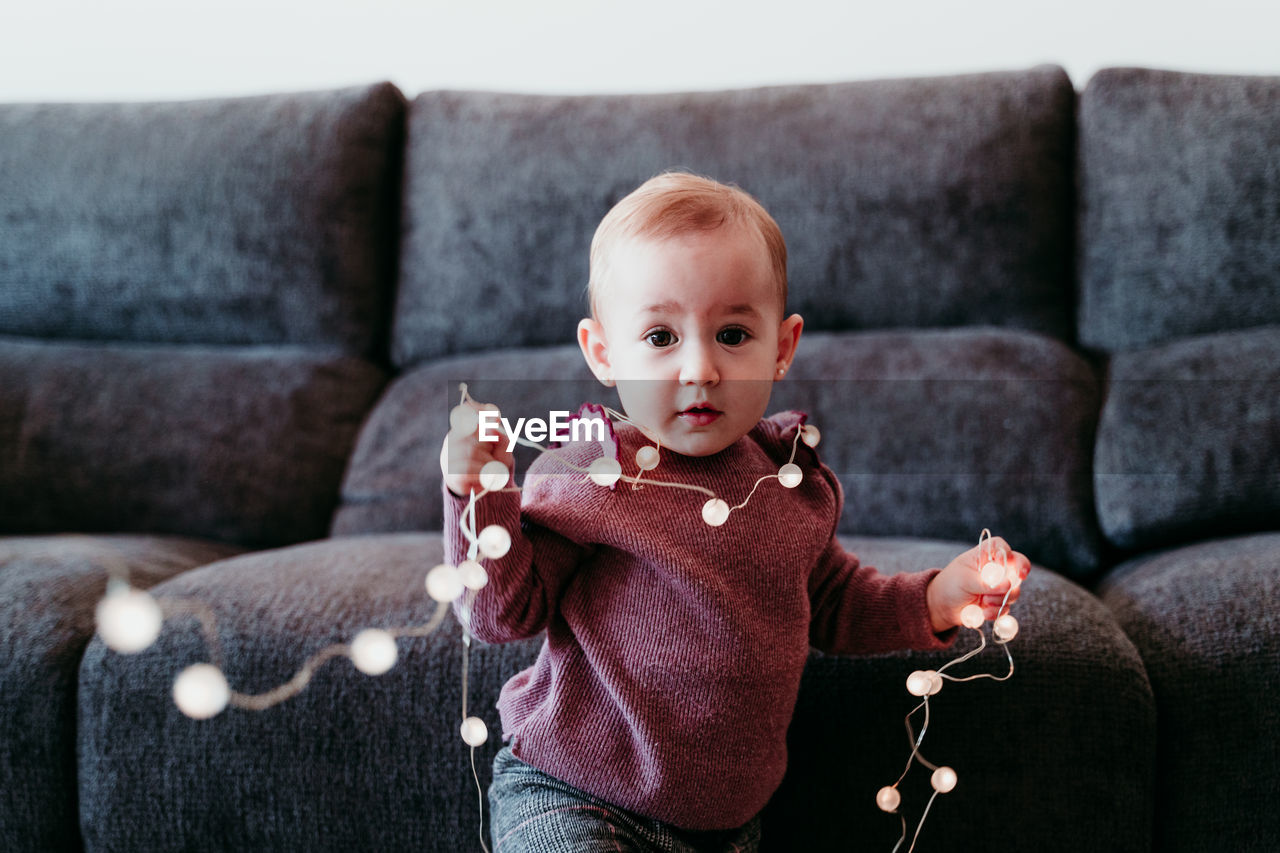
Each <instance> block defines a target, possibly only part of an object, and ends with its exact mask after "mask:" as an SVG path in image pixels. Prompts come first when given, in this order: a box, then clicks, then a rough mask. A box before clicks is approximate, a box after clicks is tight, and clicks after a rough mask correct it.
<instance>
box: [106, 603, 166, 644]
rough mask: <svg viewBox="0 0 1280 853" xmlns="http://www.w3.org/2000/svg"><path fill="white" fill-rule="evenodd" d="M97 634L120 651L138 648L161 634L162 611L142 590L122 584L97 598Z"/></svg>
mask: <svg viewBox="0 0 1280 853" xmlns="http://www.w3.org/2000/svg"><path fill="white" fill-rule="evenodd" d="M97 622H98V636H100V637H102V642H104V643H106V644H107V646H108V647H109V648H111V649H112V650H114V651H117V652H121V653H123V654H127V655H128V654H133V653H134V652H140V651H142V650H143V649H145V648H147V646H150V645H151V644H152V643H154V642H155V641H156V637H158V636H160V626H161V625H162V624H163V623H164V614H163V613H161V612H160V605H159V604H157V603H156V600H155V599H154V598H152V597H151V596H150V595H148V594H147V593H145V592H142V591H141V590H137V589H130V588H129V587H127V586H122V587H120V588H119V589H116V590H113V591H111V592H108V593H107V596H106V598H104V599H102V600H101V601H99V602H98V609H97Z"/></svg>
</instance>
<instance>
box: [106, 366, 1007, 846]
mask: <svg viewBox="0 0 1280 853" xmlns="http://www.w3.org/2000/svg"><path fill="white" fill-rule="evenodd" d="M460 389H461V392H462V402H461V403H460V404H459V405H457V406H455V407H454V408H453V409H451V410H450V413H449V425H450V431H451V432H452V433H454V434H455V435H458V436H464V437H465V436H468V435H471V434H472V433H475V432H476V431H477V430H478V429H479V413H478V412H477V410H476V409H475V408H474V407H473V406H471V405H468V401H469V400H470V399H471V398H470V396H469V395H468V393H467V387H466V385H465V384H462V385H461V386H460ZM600 408H601V409H602V411H603V412H604V413H605V414H606V416H608V417H610V418H613V419H615V420H619V421H622V422H625V423H631V424H632V425H633V426H635V427H636V428H637V429H639V430H640V431H641V432H642V433H643V434H645V435H646V436H648V437H649V438H650V440H652V441H653V442H654V444H653V445H646V446H644V447H641V448H640V450H638V451H637V452H636V456H635V462H636V467H637V468H638V469H639V472H640V473H639V475H637V476H629V475H624V474H623V473H622V467H621V465H620V464H619V462H618V460H617V459H616V458H613V457H611V456H608V455H605V456H601V457H599V458H596V459H594V460H593V461H592V462H591V463H590V465H589V467H587V468H580V467H578V466H575V465H573V464H571V463H569V462H567V461H566V460H564V459H563V458H562V457H560V456H559V455H556V457H555V458H557V459H558V461H560V462H561V463H562V464H564V465H566V466H568V467H569V468H572V469H574V470H577V471H580V472H581V473H583V474H584V475H585V476H586V477H587V478H588V479H590V481H591V482H593V483H595V484H596V485H599V486H602V487H607V488H613V486H614V485H615V484H616V483H617V482H619V481H624V482H628V483H630V484H631V487H632V488H633V489H637V488H642V487H644V486H649V485H657V486H667V487H672V488H684V489H690V490H693V491H699V492H702V493H704V494H706V495H708V500H707V501H706V502H705V503H704V504H703V506H702V518H703V521H705V522H706V523H707V524H708V525H709V526H712V527H719V526H721V525H723V524H724V523H725V521H726V520H727V519H728V517H729V515H730V514H731V513H732V512H734V511H735V510H738V509H741V508H743V507H744V506H746V505H747V502H748V501H749V500H750V499H751V497H752V495H754V494H755V491H756V489H757V488H758V487H759V486H760V484H761V483H762V482H764V481H765V480H770V479H776V480H777V481H778V482H779V484H780V485H781V486H782V487H784V488H787V489H794V488H796V487H797V486H799V485H800V484H801V483H802V482H803V480H804V472H803V470H802V469H801V468H800V466H799V465H797V464H795V455H796V449H797V446H798V442H800V441H803V442H804V443H805V445H807V446H808V447H811V448H812V447H817V445H818V443H819V442H820V441H821V433H820V432H819V430H818V428H817V427H816V426H814V425H812V424H803V425H802V426H801V427H800V428H799V429H798V430H797V431H796V437H795V439H794V440H793V442H792V447H791V457H790V458H789V459H788V461H787V462H786V463H785V464H783V465H782V466H781V467H780V468H779V469H778V472H777V473H776V474H768V475H764V476H762V477H760V478H759V479H757V480H756V482H755V484H754V485H753V486H752V488H751V490H750V492H749V493H748V494H747V496H746V498H744V499H743V501H742V502H741V503H739V504H737V505H734V506H730V505H729V504H728V503H727V502H726V501H725V500H723V499H722V498H720V497H718V496H717V495H715V494H714V493H713V492H712V491H711V490H710V489H706V488H704V487H701V486H696V485H691V484H684V483H675V482H669V481H662V480H654V479H651V478H645V477H643V474H644V473H646V472H652V471H654V470H656V469H657V468H658V466H659V463H660V461H661V453H660V448H661V443H660V442H659V441H658V440H657V438H656V437H655V436H652V435H651V434H650V433H649V432H648V430H646V429H645V428H644V427H643V426H641V425H639V424H635V423H633V422H632V421H630V420H629V419H628V418H626V416H625V415H623V414H621V413H619V412H616V411H614V410H612V409H609V408H607V407H600ZM516 440H517V441H518V442H519V443H520V444H523V445H526V446H530V447H533V448H536V449H539V450H542V451H546V450H547V448H545V447H543V446H542V445H540V444H537V443H535V442H532V441H529V440H527V439H524V438H520V437H517V438H516ZM510 478H511V472H510V471H509V470H508V468H507V466H506V465H504V464H503V463H501V462H499V461H496V460H493V461H490V462H488V463H486V464H485V465H484V466H482V468H481V470H480V473H479V481H480V486H481V491H480V493H479V494H477V493H476V492H475V491H472V492H471V495H470V498H469V500H468V503H467V506H466V509H465V510H464V511H463V514H462V517H461V519H460V521H459V529H460V531H461V532H462V534H463V536H464V538H465V539H466V541H467V543H468V545H467V555H466V558H465V559H464V560H463V561H462V562H461V563H460V564H459V565H458V566H453V565H451V564H448V563H442V564H439V565H436V566H434V567H433V568H432V569H431V570H430V571H428V572H427V574H426V576H425V580H424V586H425V589H426V592H427V595H428V596H429V597H430V598H431V599H432V600H434V601H435V602H437V608H436V612H435V614H434V615H433V616H432V618H431V619H430V620H429V621H428V622H426V623H424V624H422V625H416V626H409V627H404V628H392V629H382V628H366V629H364V630H362V631H360V632H359V633H357V634H356V636H355V637H354V639H353V640H352V642H351V643H350V644H349V645H346V644H334V645H331V646H328V647H326V648H324V649H321V650H320V651H319V652H317V653H316V654H314V655H312V656H311V658H309V659H308V660H307V661H306V662H305V663H304V665H303V666H302V667H301V668H300V669H299V671H298V672H297V673H296V674H295V675H294V677H293V678H292V679H291V680H290V681H288V682H286V683H284V684H281V685H279V686H278V687H276V688H273V689H272V690H269V691H266V692H265V693H261V694H256V695H255V694H243V693H238V692H236V691H234V690H232V689H231V687H230V685H229V683H228V681H227V679H226V676H225V675H224V674H223V671H222V668H221V666H220V664H219V661H220V659H221V651H220V649H219V643H218V632H217V621H216V617H215V615H214V614H213V612H212V610H211V609H210V608H209V607H208V606H207V605H205V604H204V603H203V602H201V601H199V600H197V599H188V598H176V597H175V598H165V599H160V600H157V599H156V598H154V597H152V596H151V595H150V594H149V593H147V592H145V591H142V590H136V589H133V588H132V587H130V585H129V584H128V570H127V567H123V563H122V562H120V563H119V564H118V565H117V564H114V563H111V562H110V561H109V566H108V568H109V571H111V573H112V575H113V577H112V580H111V581H110V583H109V584H108V589H107V594H106V595H105V596H104V598H103V599H102V601H101V602H100V603H99V604H98V607H97V610H96V622H97V629H98V633H99V635H100V636H101V637H102V639H103V642H104V643H105V644H106V645H107V646H108V647H109V648H111V649H112V650H113V651H116V652H119V653H122V654H136V653H137V652H140V651H142V650H144V649H146V648H149V647H150V646H151V645H152V644H153V643H154V642H155V640H156V638H157V637H158V636H159V633H160V630H161V628H162V625H163V622H164V620H165V619H166V618H172V617H175V616H182V615H186V616H194V617H195V618H196V619H197V620H198V621H199V622H200V624H201V628H202V630H203V633H204V637H205V641H206V645H207V646H208V648H209V652H210V657H211V659H212V661H213V662H205V663H197V664H193V665H191V666H189V667H187V668H186V669H184V670H183V671H182V672H181V673H180V674H179V675H178V677H177V678H176V679H175V681H174V685H173V700H174V703H175V704H176V705H177V707H178V708H179V709H180V710H181V711H182V712H183V713H184V714H186V715H187V716H189V717H191V718H193V719H197V720H203V719H209V718H211V717H213V716H216V715H217V714H219V713H221V712H222V711H223V710H224V709H225V708H226V707H227V706H228V705H230V706H233V707H238V708H241V709H245V710H264V709H265V708H268V707H272V706H274V705H276V704H278V703H280V702H283V701H285V700H286V699H289V698H291V697H293V696H296V695H297V694H298V693H299V692H300V691H301V690H302V689H303V688H305V686H306V685H307V683H308V682H309V681H310V679H311V677H312V675H313V673H314V671H315V670H316V668H318V667H319V666H320V665H322V664H323V663H325V662H326V661H328V660H331V659H333V658H335V657H348V658H349V659H350V660H351V661H352V663H353V664H354V666H355V667H356V668H357V669H359V670H360V671H361V672H363V673H365V674H368V675H372V676H376V675H381V674H384V673H386V672H388V671H389V670H390V669H391V668H392V667H394V666H395V664H396V662H397V660H398V658H399V654H398V649H397V647H396V639H397V638H398V637H406V636H407V637H423V636H427V635H428V634H430V633H432V632H433V631H434V630H435V629H436V628H437V627H438V626H439V625H440V624H441V622H442V621H443V619H444V616H445V614H446V612H448V610H449V609H450V607H451V606H452V605H455V604H456V605H457V608H456V611H455V612H456V614H457V616H458V621H459V623H460V625H461V627H462V646H463V660H462V722H461V724H460V726H459V734H460V736H461V738H462V740H463V742H464V743H466V744H467V746H469V747H470V749H471V769H472V776H473V778H474V779H475V783H476V788H477V791H478V793H479V796H480V811H481V826H483V811H484V793H483V790H482V788H481V785H480V779H479V775H478V773H477V772H476V766H475V749H476V747H478V746H482V745H483V744H485V743H486V742H487V741H488V737H489V732H488V727H487V725H486V724H485V722H484V720H482V719H481V718H480V717H478V716H474V715H470V714H469V713H468V711H467V703H468V674H469V653H470V646H471V624H470V622H471V609H472V605H473V604H474V600H475V596H476V594H477V592H479V591H480V590H483V589H484V588H485V586H486V585H487V584H488V581H489V575H488V571H487V569H486V568H485V566H484V565H483V564H482V563H481V562H480V558H484V559H489V560H497V559H501V558H502V557H503V556H505V555H506V554H507V553H508V551H509V550H510V548H511V534H510V532H509V531H507V530H506V529H505V528H504V527H502V526H501V525H497V524H491V525H489V526H487V527H485V528H484V529H482V530H480V531H479V532H478V533H477V532H476V529H475V528H476V520H475V506H476V502H477V501H478V500H479V499H480V498H481V497H483V496H484V495H486V494H489V493H492V492H499V491H507V490H512V489H514V490H516V491H519V488H518V487H515V486H510V487H508V484H509V483H510ZM990 536H991V534H990V532H989V531H987V530H984V531H983V533H982V538H980V539H979V548H981V546H982V544H983V541H984V539H985V540H986V541H987V542H988V543H989V542H990ZM993 550H994V549H991V550H990V551H989V553H988V559H987V561H986V562H985V563H984V564H983V566H982V569H981V572H980V579H981V581H982V583H983V584H985V585H986V586H987V587H988V588H994V587H996V586H999V584H1000V583H1001V582H1002V581H1004V580H1008V581H1009V583H1010V589H1009V593H1006V595H1005V599H1004V601H1003V602H1002V603H1001V606H1000V608H999V611H998V615H997V618H996V619H995V621H994V623H993V628H992V630H993V634H994V636H995V642H996V643H998V644H1001V645H1003V646H1004V649H1005V654H1006V656H1008V659H1009V672H1008V674H1006V675H1004V676H995V675H992V674H989V673H981V674H978V675H973V676H969V677H967V678H957V677H955V676H951V675H946V674H945V670H947V669H948V668H950V667H952V666H954V665H957V664H960V663H963V662H964V661H966V660H968V659H970V658H971V657H973V656H974V655H976V654H978V653H979V652H981V651H982V650H983V649H984V648H985V647H986V636H985V634H984V633H983V632H982V630H981V626H982V625H983V624H984V622H985V618H984V614H983V611H982V608H981V607H979V606H977V605H972V604H971V605H968V606H966V607H965V608H964V609H963V610H962V611H961V614H960V618H961V622H962V624H963V625H964V626H965V627H967V628H971V629H974V630H976V631H977V632H978V634H979V638H980V640H981V644H980V645H979V646H978V648H976V649H974V650H973V651H971V652H969V653H967V654H965V655H962V656H961V657H958V658H956V659H955V660H952V661H950V662H949V663H947V664H946V665H944V666H943V667H941V668H940V669H938V670H916V671H914V672H912V673H911V674H910V675H909V676H908V678H907V691H908V692H909V693H910V694H911V695H913V696H918V697H921V700H922V701H921V703H920V704H919V705H917V706H916V707H915V708H914V709H912V711H911V712H909V713H908V714H907V717H906V721H905V722H906V728H907V732H908V736H909V739H910V741H911V745H912V746H911V756H910V757H909V758H908V760H907V768H906V770H904V771H903V773H902V776H900V777H899V778H898V781H897V782H895V783H894V784H893V785H886V786H884V787H882V788H880V789H879V791H878V792H877V793H876V805H877V806H878V807H879V808H880V809H882V810H883V811H885V812H890V813H897V811H898V808H899V806H900V805H901V801H902V798H901V794H900V792H899V791H898V786H899V785H900V784H901V783H902V781H903V779H905V778H906V775H907V773H908V772H909V771H910V768H911V766H912V764H913V763H914V762H918V763H920V764H923V765H924V766H926V767H928V768H930V769H932V770H933V775H932V776H931V778H930V782H931V784H932V786H933V789H934V794H933V797H931V798H930V800H929V803H928V804H927V805H926V807H925V809H924V813H923V814H922V815H921V818H920V823H919V825H918V826H917V828H916V834H915V837H914V838H913V840H912V844H911V848H910V849H914V847H915V839H917V838H919V835H920V829H921V828H922V827H923V825H924V820H925V817H926V816H927V815H928V812H929V809H930V808H931V807H932V805H933V800H934V798H936V797H937V795H938V794H940V793H948V792H950V791H951V790H953V789H954V788H955V786H956V784H957V782H958V777H957V774H956V772H955V770H953V769H952V768H950V767H946V766H936V765H933V764H931V763H929V762H928V761H927V760H926V759H925V758H924V756H923V755H921V753H920V749H919V747H920V744H921V742H922V741H923V739H924V735H925V732H926V731H927V729H928V724H929V697H930V696H935V695H937V693H938V692H939V691H940V690H941V689H942V687H943V684H944V681H970V680H973V679H976V678H992V679H994V680H997V681H1004V680H1006V679H1008V678H1009V677H1010V676H1012V675H1013V657H1012V656H1011V655H1009V652H1008V647H1007V645H1005V644H1007V643H1008V641H1010V640H1012V639H1013V638H1014V637H1015V636H1016V635H1017V633H1018V622H1017V620H1016V619H1014V617H1013V616H1012V615H1011V614H1009V613H1006V612H1004V609H1005V607H1006V605H1007V602H1008V598H1009V594H1010V593H1012V591H1013V590H1014V589H1017V588H1018V586H1019V585H1020V584H1021V577H1020V575H1019V574H1018V572H1017V570H1016V568H1015V567H1014V566H1011V565H1008V563H1007V554H1004V553H1002V554H1001V555H1000V559H1001V562H997V560H996V559H995V556H996V555H995V554H994V553H993ZM921 709H923V710H924V712H925V722H924V725H923V726H922V727H921V730H920V734H919V736H918V737H917V736H915V734H914V732H913V729H912V726H911V718H912V716H914V715H915V714H916V713H917V712H918V711H920V710H921ZM902 820H903V835H902V838H900V839H899V841H898V845H897V846H895V847H894V853H896V851H897V850H898V848H899V847H900V846H901V845H902V843H903V841H904V840H905V838H906V819H905V817H903V818H902ZM480 845H481V847H482V848H483V849H484V850H485V851H486V853H488V849H489V848H488V846H487V845H486V844H485V840H484V836H483V830H482V831H481V836H480ZM908 853H910V850H909V851H908Z"/></svg>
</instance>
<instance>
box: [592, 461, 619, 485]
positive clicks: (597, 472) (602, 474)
mask: <svg viewBox="0 0 1280 853" xmlns="http://www.w3.org/2000/svg"><path fill="white" fill-rule="evenodd" d="M587 476H588V477H590V478H591V482H593V483H595V484H596V485H597V486H612V485H613V484H614V483H616V482H618V478H619V477H621V476H622V466H621V465H619V464H618V460H617V459H610V458H609V457H608V456H601V457H600V458H599V459H594V460H592V462H591V464H590V465H588V466H587Z"/></svg>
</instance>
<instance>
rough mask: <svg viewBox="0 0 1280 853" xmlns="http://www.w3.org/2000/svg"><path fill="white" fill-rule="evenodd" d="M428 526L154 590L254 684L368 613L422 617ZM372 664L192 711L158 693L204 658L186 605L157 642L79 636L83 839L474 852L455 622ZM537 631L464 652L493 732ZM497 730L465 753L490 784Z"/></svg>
mask: <svg viewBox="0 0 1280 853" xmlns="http://www.w3.org/2000/svg"><path fill="white" fill-rule="evenodd" d="M440 556H441V549H440V537H439V534H431V535H412V534H411V535H399V536H361V537H349V538H340V539H333V540H328V541H324V542H316V543H308V544H305V545H299V546H295V547H292V548H286V549H282V550H276V551H265V552H258V553H255V554H249V555H245V556H243V557H239V558H236V559H234V560H230V561H226V562H222V563H216V564H213V565H209V566H205V567H204V568H202V569H199V570H197V571H194V572H188V573H186V574H184V575H182V576H179V577H178V578H175V579H174V580H173V581H172V582H171V583H167V584H163V585H161V586H160V587H158V588H157V589H156V590H155V595H156V596H157V597H158V598H161V599H162V600H163V599H164V598H166V597H168V598H174V597H183V596H189V597H197V598H199V599H201V600H203V601H205V602H207V603H208V604H209V605H210V606H211V607H212V608H213V610H214V611H215V613H216V616H217V621H218V634H219V636H220V646H221V650H222V655H223V659H224V670H225V672H226V674H227V678H228V680H229V682H230V684H231V687H232V689H234V690H237V691H240V692H243V693H260V692H263V691H266V690H269V689H270V688H272V687H275V686H277V685H279V684H282V683H284V682H286V681H288V680H289V679H290V678H292V677H293V676H294V674H295V673H296V672H297V671H298V669H299V668H300V667H301V666H302V665H303V663H304V662H305V661H306V659H307V658H308V657H310V656H311V655H312V654H314V653H316V652H317V651H319V650H321V649H322V648H324V647H326V646H328V645H330V644H333V643H349V642H350V641H351V639H352V638H353V637H354V636H355V634H356V633H357V632H358V631H360V630H362V629H364V628H368V627H381V628H393V627H407V626H417V625H422V624H425V623H427V622H428V620H429V619H430V618H431V617H432V616H433V614H434V613H435V612H436V608H437V605H436V602H434V601H432V600H431V599H430V598H428V597H427V594H426V590H425V589H424V586H423V579H424V578H425V576H426V572H427V570H428V569H429V568H431V567H432V566H433V565H435V564H436V563H438V562H439V560H440ZM397 645H398V648H399V652H400V659H399V661H398V663H397V664H396V666H395V667H393V668H392V669H391V670H390V671H389V672H387V673H386V674H384V675H381V676H376V677H375V676H369V675H365V674H363V673H361V672H359V671H358V670H356V669H355V668H354V666H353V665H352V664H351V662H350V661H349V660H347V659H345V658H342V657H339V658H337V659H334V660H330V661H328V662H327V663H324V664H323V665H321V666H320V667H318V668H317V669H316V670H315V673H314V676H313V677H312V679H311V682H310V683H309V685H308V686H307V687H306V689H305V690H303V691H302V692H301V693H300V694H299V695H298V696H296V697H294V698H292V699H289V700H287V701H285V702H283V703H281V704H279V705H277V706H275V707H272V708H269V709H267V710H265V711H258V712H255V711H247V710H242V709H239V708H235V707H231V708H228V709H226V710H225V711H223V712H222V713H221V714H219V715H218V716H216V717H213V718H212V719H208V720H201V721H195V720H191V719H189V718H187V717H186V716H184V715H183V714H182V713H181V712H180V711H179V710H178V709H177V708H176V706H175V705H174V704H173V702H172V700H171V699H170V689H171V685H172V683H173V680H174V678H175V677H176V676H177V675H178V673H179V672H180V671H181V670H182V669H183V668H184V667H186V666H188V665H190V664H193V663H197V662H204V661H208V660H210V651H209V649H208V648H207V646H206V644H205V641H204V639H203V637H202V635H201V631H200V629H199V627H198V626H197V624H196V623H195V622H194V620H191V619H187V620H175V621H173V622H169V623H166V625H165V628H164V630H163V631H162V633H161V636H160V639H159V641H158V642H157V645H156V646H155V647H154V648H153V649H150V650H147V651H145V652H143V653H140V654H137V655H132V656H128V657H126V656H123V655H118V654H115V653H113V652H111V651H109V650H108V649H106V647H105V646H103V645H102V644H101V642H98V641H95V642H93V643H92V644H91V645H90V646H89V648H88V650H87V652H86V654H85V661H84V665H83V667H82V670H81V682H80V745H79V746H80V752H79V754H80V765H79V771H80V785H81V788H80V801H81V816H82V820H83V824H84V835H85V843H86V846H87V847H88V848H89V849H96V850H154V851H164V850H184V851H191V853H195V851H210V852H211V853H212V851H225V850H258V851H269V850H277V851H296V850H311V851H349V850H430V851H440V853H452V851H458V850H470V849H479V844H478V843H477V841H478V834H479V828H480V823H479V820H480V816H479V812H478V808H477V794H476V790H475V782H474V781H473V780H472V778H471V755H470V751H469V749H468V748H467V746H466V745H465V744H464V743H463V741H462V739H461V737H460V735H459V725H460V723H461V720H462V706H463V701H462V695H461V660H462V645H461V642H460V633H459V628H458V627H457V622H456V621H455V620H454V618H453V616H452V615H451V614H446V616H445V620H444V623H443V627H442V628H440V629H439V630H437V631H436V632H435V633H434V634H431V635H429V636H427V637H425V638H418V639H414V638H408V637H406V638H401V639H400V640H399V641H398V643H397ZM536 650H537V645H536V643H525V644H516V645H513V646H504V647H483V646H478V647H476V648H474V649H473V654H472V656H471V677H470V686H471V689H470V698H469V708H470V711H469V713H474V714H479V715H480V716H481V717H482V718H484V719H485V720H486V721H487V723H488V725H489V727H490V729H491V730H492V731H496V730H497V720H496V714H495V713H494V712H493V704H494V701H495V700H496V699H497V694H498V688H499V687H500V686H501V684H502V681H503V680H504V677H505V676H506V675H509V674H510V673H512V672H514V671H516V670H518V669H520V668H522V667H523V666H524V665H526V664H527V663H529V662H531V661H532V659H533V656H534V654H535V653H536ZM499 746H500V743H499V741H498V737H497V736H496V735H494V736H493V737H491V738H490V741H489V743H488V744H486V745H485V746H484V747H482V748H480V749H477V750H476V755H475V761H476V769H477V771H478V773H479V774H480V780H481V782H482V783H484V784H486V785H487V784H488V779H489V775H490V770H489V769H490V767H491V764H492V760H493V755H494V754H495V753H496V751H497V749H498V747H499Z"/></svg>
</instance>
